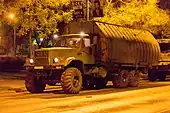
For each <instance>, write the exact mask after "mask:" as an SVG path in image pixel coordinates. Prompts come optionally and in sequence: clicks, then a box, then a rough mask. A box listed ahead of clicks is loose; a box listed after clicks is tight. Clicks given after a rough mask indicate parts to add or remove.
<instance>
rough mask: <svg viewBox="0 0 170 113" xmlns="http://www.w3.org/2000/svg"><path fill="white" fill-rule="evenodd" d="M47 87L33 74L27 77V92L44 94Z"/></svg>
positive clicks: (28, 74)
mask: <svg viewBox="0 0 170 113" xmlns="http://www.w3.org/2000/svg"><path fill="white" fill-rule="evenodd" d="M45 86H46V85H45V84H43V83H42V80H41V79H37V77H36V76H35V75H34V74H33V73H27V76H26V77H25V87H26V89H27V91H29V92H31V93H42V92H43V90H44V89H45Z"/></svg>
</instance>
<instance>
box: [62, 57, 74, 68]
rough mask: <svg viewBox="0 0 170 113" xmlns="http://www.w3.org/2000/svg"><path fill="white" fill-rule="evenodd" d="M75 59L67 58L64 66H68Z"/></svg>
mask: <svg viewBox="0 0 170 113" xmlns="http://www.w3.org/2000/svg"><path fill="white" fill-rule="evenodd" d="M75 59H76V58H75V57H68V58H67V59H66V61H65V62H64V66H67V65H68V64H70V62H71V61H72V60H75Z"/></svg>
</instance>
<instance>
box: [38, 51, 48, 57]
mask: <svg viewBox="0 0 170 113" xmlns="http://www.w3.org/2000/svg"><path fill="white" fill-rule="evenodd" d="M35 57H48V51H35Z"/></svg>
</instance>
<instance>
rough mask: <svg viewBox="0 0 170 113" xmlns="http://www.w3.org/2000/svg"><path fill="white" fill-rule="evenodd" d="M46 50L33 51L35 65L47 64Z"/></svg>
mask: <svg viewBox="0 0 170 113" xmlns="http://www.w3.org/2000/svg"><path fill="white" fill-rule="evenodd" d="M48 64H49V61H48V51H35V65H48Z"/></svg>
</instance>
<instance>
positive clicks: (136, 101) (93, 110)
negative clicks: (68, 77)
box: [0, 79, 170, 113]
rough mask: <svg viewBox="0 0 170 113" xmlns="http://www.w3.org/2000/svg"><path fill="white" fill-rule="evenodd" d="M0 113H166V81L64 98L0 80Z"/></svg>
mask: <svg viewBox="0 0 170 113" xmlns="http://www.w3.org/2000/svg"><path fill="white" fill-rule="evenodd" d="M0 105H1V106H0V113H170V81H165V82H148V81H147V80H141V82H140V86H139V87H137V88H123V89H116V88H112V86H109V84H108V86H107V88H105V89H100V90H84V91H81V92H80V94H64V93H63V91H62V90H61V87H60V86H55V87H54V86H48V87H47V89H46V90H45V92H44V93H41V94H30V93H29V92H27V91H26V89H25V87H24V81H23V80H10V79H0Z"/></svg>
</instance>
